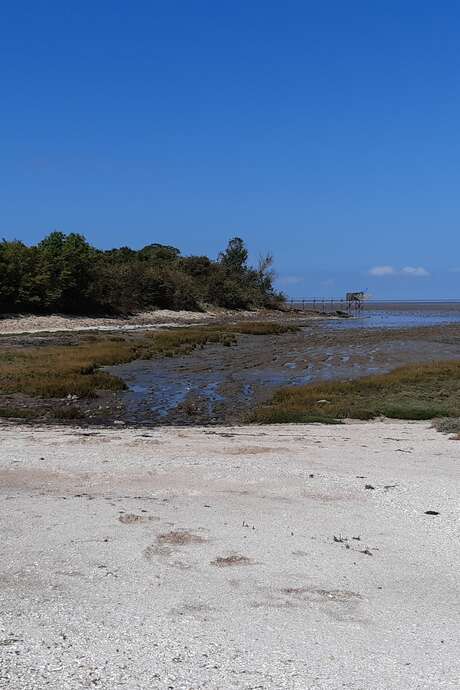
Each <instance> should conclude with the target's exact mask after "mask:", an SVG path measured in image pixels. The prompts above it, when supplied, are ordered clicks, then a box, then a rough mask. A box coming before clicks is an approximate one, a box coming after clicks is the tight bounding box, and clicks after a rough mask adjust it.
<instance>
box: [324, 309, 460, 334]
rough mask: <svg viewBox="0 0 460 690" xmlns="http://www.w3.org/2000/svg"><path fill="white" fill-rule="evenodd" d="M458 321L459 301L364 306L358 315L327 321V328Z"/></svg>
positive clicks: (403, 326)
mask: <svg viewBox="0 0 460 690" xmlns="http://www.w3.org/2000/svg"><path fill="white" fill-rule="evenodd" d="M459 322H460V303H455V304H442V303H441V304H439V305H433V304H430V303H424V304H423V303H422V304H414V305H410V304H404V305H401V306H400V307H398V306H392V307H390V308H388V309H387V308H384V307H381V308H374V307H365V308H364V310H363V312H362V313H361V315H360V316H355V317H353V318H351V319H338V320H334V321H330V322H328V324H327V326H328V327H329V328H346V329H349V328H415V327H417V326H439V325H442V324H444V323H445V324H449V323H459Z"/></svg>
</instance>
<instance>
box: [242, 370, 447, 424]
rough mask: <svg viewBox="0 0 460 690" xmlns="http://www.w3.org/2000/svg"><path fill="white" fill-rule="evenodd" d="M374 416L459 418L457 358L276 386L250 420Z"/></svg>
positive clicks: (329, 419)
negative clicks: (353, 376)
mask: <svg viewBox="0 0 460 690" xmlns="http://www.w3.org/2000/svg"><path fill="white" fill-rule="evenodd" d="M379 416H384V417H389V418H395V419H432V418H435V417H445V418H449V417H460V362H433V363H431V364H420V365H410V366H404V367H400V368H398V369H395V370H394V371H392V372H390V373H388V374H378V375H373V376H367V377H365V378H360V379H355V380H353V381H335V382H327V383H315V384H308V385H304V386H296V387H287V388H282V389H280V390H279V391H277V392H276V393H275V395H274V397H273V398H272V400H271V402H270V403H269V404H265V405H261V406H259V407H258V409H257V410H256V411H255V413H254V414H253V416H252V418H251V421H253V422H257V423H260V424H276V423H288V422H326V423H337V422H339V421H340V420H342V419H345V418H351V419H374V418H376V417H379ZM457 423H458V422H457ZM444 424H447V422H444Z"/></svg>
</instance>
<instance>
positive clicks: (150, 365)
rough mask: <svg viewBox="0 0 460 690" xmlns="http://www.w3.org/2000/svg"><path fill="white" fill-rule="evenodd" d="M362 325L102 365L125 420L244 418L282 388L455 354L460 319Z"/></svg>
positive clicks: (459, 351)
mask: <svg viewBox="0 0 460 690" xmlns="http://www.w3.org/2000/svg"><path fill="white" fill-rule="evenodd" d="M365 323H366V322H365V321H363V323H361V326H360V327H357V322H354V321H353V322H352V321H351V320H350V321H346V322H345V321H335V322H331V321H328V322H321V323H318V322H315V323H312V324H310V325H307V326H304V327H303V328H302V329H301V331H300V332H299V333H289V334H285V335H282V336H276V337H273V336H259V337H254V336H240V337H239V340H238V345H236V346H234V347H231V348H224V347H221V346H218V345H217V346H208V347H206V348H205V349H203V350H196V351H195V352H193V353H192V354H191V355H188V356H184V357H179V358H165V359H162V360H151V361H135V362H130V363H129V364H124V365H120V366H116V367H110V368H108V371H110V372H112V373H113V374H115V375H117V376H119V377H120V378H122V379H123V380H124V381H125V382H126V384H127V385H128V390H127V391H125V392H122V393H121V394H119V396H118V401H119V402H121V403H122V412H121V416H120V417H119V419H121V420H123V421H124V422H125V423H127V424H142V425H150V424H152V425H158V424H177V425H188V424H222V423H241V422H244V421H246V420H247V419H248V418H249V417H250V414H251V410H252V409H253V408H254V406H255V405H257V404H258V403H260V402H263V401H266V400H268V399H270V397H271V396H272V395H273V393H274V392H275V390H276V389H277V388H279V387H281V386H296V385H302V384H305V383H309V382H313V381H320V380H323V381H324V380H332V379H352V378H357V377H360V376H365V375H368V374H375V373H380V372H386V371H390V370H391V369H394V368H396V367H398V366H401V365H404V364H411V363H415V362H420V363H423V362H430V361H433V360H434V359H458V358H459V357H460V325H456V324H450V325H448V324H442V325H431V326H424V327H416V328H412V327H409V328H405V329H398V328H394V327H389V328H377V327H375V326H371V327H369V328H368V327H364V324H365Z"/></svg>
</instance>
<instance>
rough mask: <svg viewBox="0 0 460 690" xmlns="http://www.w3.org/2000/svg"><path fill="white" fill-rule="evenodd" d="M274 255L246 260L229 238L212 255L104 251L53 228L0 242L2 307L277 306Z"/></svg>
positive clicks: (153, 247)
mask: <svg viewBox="0 0 460 690" xmlns="http://www.w3.org/2000/svg"><path fill="white" fill-rule="evenodd" d="M272 264H273V259H272V257H271V256H270V255H267V256H265V257H263V258H261V259H260V260H259V264H258V266H257V267H251V266H249V265H248V252H247V249H246V247H245V244H244V242H243V240H242V239H241V238H239V237H234V238H233V239H231V240H230V241H229V243H228V246H227V248H226V249H225V250H224V251H222V252H221V253H220V254H219V256H218V258H217V260H211V259H209V258H208V257H207V256H182V255H181V253H180V251H179V250H178V249H176V248H175V247H171V246H167V245H163V244H149V245H147V246H146V247H143V248H142V249H140V250H134V249H130V248H129V247H121V248H118V249H110V250H108V251H102V250H99V249H96V248H95V247H93V246H91V245H90V244H89V243H88V242H87V241H86V239H85V237H84V236H83V235H79V234H75V233H72V234H68V235H66V234H64V233H62V232H52V233H51V234H49V235H48V236H47V237H45V238H44V239H43V240H42V241H41V242H39V243H38V244H37V245H34V246H27V245H25V244H24V243H23V242H20V241H17V240H15V241H12V242H9V241H6V240H3V242H1V243H0V312H2V313H15V312H16V313H17V312H21V311H23V312H24V311H27V312H33V313H49V312H53V311H59V312H64V313H74V314H82V313H130V312H134V311H140V310H145V309H149V308H161V309H187V310H196V309H202V308H204V307H205V306H206V305H215V306H220V307H226V308H229V309H248V308H252V307H269V308H270V307H272V308H276V307H277V306H279V305H280V303H281V302H282V301H283V299H284V298H283V295H282V294H281V293H279V292H276V291H275V289H274V286H273V280H274V273H273V270H272Z"/></svg>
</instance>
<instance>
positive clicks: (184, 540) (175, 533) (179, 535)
mask: <svg viewBox="0 0 460 690" xmlns="http://www.w3.org/2000/svg"><path fill="white" fill-rule="evenodd" d="M206 541H207V540H206V539H205V538H204V537H201V536H200V535H199V534H193V532H189V531H188V530H186V529H184V530H172V531H171V532H166V533H165V534H160V535H159V536H158V537H157V542H158V543H159V544H174V545H175V546H187V545H188V544H205V543H206Z"/></svg>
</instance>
